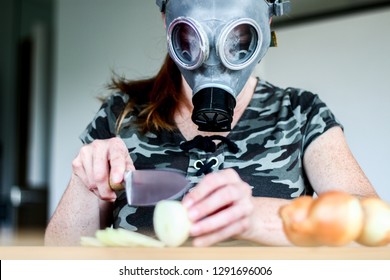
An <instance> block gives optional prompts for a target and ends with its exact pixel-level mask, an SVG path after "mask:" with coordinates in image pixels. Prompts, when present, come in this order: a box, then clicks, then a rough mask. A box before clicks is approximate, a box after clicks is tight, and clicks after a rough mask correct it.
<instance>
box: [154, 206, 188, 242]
mask: <svg viewBox="0 0 390 280" xmlns="http://www.w3.org/2000/svg"><path fill="white" fill-rule="evenodd" d="M153 226H154V231H155V232H156V235H157V237H158V239H159V240H161V241H162V242H163V243H164V244H165V245H167V246H168V247H178V246H180V245H182V244H183V243H184V242H185V241H186V240H187V239H188V237H189V236H190V226H191V222H190V220H189V219H188V215H187V209H186V208H185V207H184V206H183V204H182V203H181V202H179V201H176V200H162V201H160V202H158V203H157V204H156V207H155V209H154V214H153Z"/></svg>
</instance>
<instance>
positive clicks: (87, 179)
mask: <svg viewBox="0 0 390 280" xmlns="http://www.w3.org/2000/svg"><path fill="white" fill-rule="evenodd" d="M91 155H92V151H91V147H90V146H89V145H85V146H83V147H82V148H81V150H80V152H79V154H78V156H77V157H76V158H75V159H74V160H73V162H72V167H73V172H74V174H75V175H76V176H77V177H79V178H80V180H81V182H83V184H84V185H85V186H86V187H87V188H88V189H89V190H92V189H93V188H96V184H95V182H94V181H93V180H91V179H92V178H93V172H92V170H93V168H92V156H91Z"/></svg>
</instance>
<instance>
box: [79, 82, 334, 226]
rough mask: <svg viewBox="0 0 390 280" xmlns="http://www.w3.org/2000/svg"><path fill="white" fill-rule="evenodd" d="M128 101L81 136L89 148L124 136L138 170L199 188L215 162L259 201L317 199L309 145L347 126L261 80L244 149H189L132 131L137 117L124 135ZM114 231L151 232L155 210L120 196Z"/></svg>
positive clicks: (242, 138) (305, 96) (303, 95)
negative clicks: (169, 171) (176, 174)
mask: <svg viewBox="0 0 390 280" xmlns="http://www.w3.org/2000/svg"><path fill="white" fill-rule="evenodd" d="M127 101H128V96H127V95H126V94H122V93H115V94H113V95H111V96H110V97H109V98H108V99H107V100H106V102H104V104H103V105H102V107H101V108H100V110H99V111H98V113H97V114H96V116H95V118H94V120H93V121H92V122H91V123H90V124H89V125H88V127H87V129H86V130H85V131H84V133H83V134H82V135H81V140H82V141H83V143H90V142H92V141H93V140H94V139H107V138H111V137H116V136H118V137H121V138H122V139H123V141H124V142H125V144H126V146H127V148H128V150H129V154H130V157H131V159H132V160H133V162H134V166H135V168H136V169H155V168H174V169H177V170H180V171H181V172H183V173H184V174H186V176H187V178H189V179H190V180H191V182H192V183H193V184H194V185H195V184H196V183H197V182H198V181H199V180H200V179H201V178H202V177H203V176H204V174H199V166H200V165H205V164H207V163H210V162H211V161H212V164H209V165H210V168H211V171H213V170H221V169H225V168H233V169H235V170H236V171H237V172H238V174H239V175H240V176H241V178H242V179H243V180H244V181H246V182H247V183H248V184H249V185H250V186H252V193H253V196H262V197H276V198H285V199H292V198H295V197H298V196H301V195H304V194H309V195H310V194H313V189H312V187H311V186H310V183H309V181H308V179H307V177H306V174H305V170H304V168H303V155H304V153H305V150H306V148H307V147H308V146H309V144H310V143H311V142H312V141H313V140H314V139H315V138H316V137H318V136H319V135H321V134H322V133H324V132H325V131H326V130H328V129H329V128H331V127H333V126H340V127H341V125H340V123H339V122H338V121H337V120H336V118H335V117H334V115H333V114H332V112H331V111H330V110H329V108H328V107H327V106H326V104H325V103H323V102H322V101H321V100H320V99H319V98H318V96H317V95H315V94H313V93H311V92H308V91H305V90H301V89H297V88H287V89H281V88H278V87H276V86H274V85H272V84H270V83H268V82H265V81H262V80H259V81H258V84H257V87H256V90H255V93H254V95H253V98H252V100H251V102H250V103H249V106H248V107H247V108H246V110H245V112H244V113H243V115H242V117H241V118H240V120H239V121H238V123H237V125H236V126H235V127H234V128H233V129H232V130H231V131H230V132H229V134H228V136H227V139H228V140H230V142H232V143H234V144H235V145H236V147H237V148H238V149H235V150H234V151H232V150H233V149H231V148H230V146H229V145H228V144H229V143H227V142H226V141H222V142H220V143H219V144H218V145H217V146H216V149H215V151H205V150H203V149H200V148H192V149H190V150H187V149H184V150H183V149H182V148H181V144H183V143H185V142H186V139H185V138H184V136H183V135H182V134H181V133H180V131H179V130H177V131H173V132H169V131H162V132H160V133H158V134H157V133H154V132H149V133H146V134H141V133H140V132H139V131H138V130H137V128H136V127H135V126H134V125H132V123H133V121H134V119H135V118H137V115H136V114H134V115H130V116H127V117H126V119H125V121H124V125H123V128H122V129H121V130H120V131H119V134H117V133H116V120H117V118H118V116H119V115H120V113H121V112H122V110H123V109H124V107H125V104H126V102H127ZM113 214H114V227H123V228H128V229H131V230H137V229H141V228H143V227H151V225H152V215H153V208H152V207H138V208H136V207H130V206H128V205H127V204H126V197H125V194H124V192H119V193H118V199H117V201H116V202H115V208H114V213H113Z"/></svg>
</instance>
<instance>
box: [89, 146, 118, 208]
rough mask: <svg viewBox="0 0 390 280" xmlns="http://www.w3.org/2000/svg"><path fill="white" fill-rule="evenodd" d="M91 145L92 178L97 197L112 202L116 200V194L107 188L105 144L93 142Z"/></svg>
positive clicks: (107, 175) (107, 165) (107, 171)
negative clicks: (97, 193)
mask: <svg viewBox="0 0 390 280" xmlns="http://www.w3.org/2000/svg"><path fill="white" fill-rule="evenodd" d="M92 145H93V153H92V168H93V170H92V178H93V181H94V182H95V184H96V186H97V189H98V192H99V197H100V198H101V199H102V200H107V201H114V200H115V199H116V194H115V192H114V191H113V190H112V189H111V188H110V186H109V172H110V171H109V164H108V159H107V153H108V152H107V145H106V142H103V141H94V142H93V143H92Z"/></svg>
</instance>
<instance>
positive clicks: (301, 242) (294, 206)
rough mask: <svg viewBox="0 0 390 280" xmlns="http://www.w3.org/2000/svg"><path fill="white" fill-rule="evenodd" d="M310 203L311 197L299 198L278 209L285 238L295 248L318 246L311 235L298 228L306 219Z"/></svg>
mask: <svg viewBox="0 0 390 280" xmlns="http://www.w3.org/2000/svg"><path fill="white" fill-rule="evenodd" d="M312 202H313V198H312V197H310V196H301V197H299V198H297V199H294V200H293V202H292V203H290V204H288V205H286V206H283V207H282V208H281V209H280V212H279V214H280V216H281V218H282V221H283V229H284V231H285V232H286V236H287V238H288V239H289V240H290V241H291V243H293V244H295V245H297V246H317V245H320V244H319V243H318V242H317V241H316V240H315V238H314V237H313V236H312V234H311V233H305V232H302V230H301V228H300V226H299V225H300V223H302V222H303V221H305V220H306V219H307V216H308V213H309V208H310V205H311V204H312Z"/></svg>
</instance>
